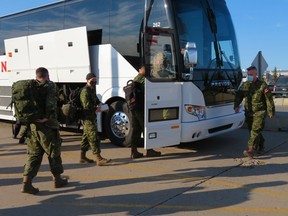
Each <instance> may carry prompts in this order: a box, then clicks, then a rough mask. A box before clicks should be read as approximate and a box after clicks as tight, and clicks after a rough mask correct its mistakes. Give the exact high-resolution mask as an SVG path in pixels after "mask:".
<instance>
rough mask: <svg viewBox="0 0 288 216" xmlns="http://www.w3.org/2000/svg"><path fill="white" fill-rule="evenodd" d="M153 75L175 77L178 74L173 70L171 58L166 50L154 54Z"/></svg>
mask: <svg viewBox="0 0 288 216" xmlns="http://www.w3.org/2000/svg"><path fill="white" fill-rule="evenodd" d="M151 77H153V78H164V79H165V78H170V79H171V78H175V77H176V74H175V72H174V71H172V70H171V60H169V58H167V54H165V53H164V52H158V53H156V54H155V55H154V57H153V61H152V70H151Z"/></svg>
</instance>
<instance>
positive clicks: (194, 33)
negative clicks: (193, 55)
mask: <svg viewBox="0 0 288 216" xmlns="http://www.w3.org/2000/svg"><path fill="white" fill-rule="evenodd" d="M174 8H175V10H176V23H177V29H178V34H179V40H180V41H179V42H180V47H181V48H184V47H185V45H186V43H187V42H195V43H196V46H197V51H198V62H197V65H196V67H195V69H215V68H216V67H217V66H219V65H217V58H218V57H219V58H220V60H221V61H222V62H221V68H222V69H238V68H239V55H238V48H237V44H236V38H235V32H234V28H233V25H232V21H231V17H230V14H229V12H228V10H227V7H226V3H225V1H219V0H217V1H216V0H209V1H203V0H182V1H174ZM209 11H210V12H209ZM211 13H212V14H211ZM213 15H214V17H213ZM213 22H215V25H214V23H213ZM211 26H214V27H211ZM215 42H216V43H217V46H216V47H218V52H219V54H218V55H219V56H217V50H215V45H214V43H215Z"/></svg>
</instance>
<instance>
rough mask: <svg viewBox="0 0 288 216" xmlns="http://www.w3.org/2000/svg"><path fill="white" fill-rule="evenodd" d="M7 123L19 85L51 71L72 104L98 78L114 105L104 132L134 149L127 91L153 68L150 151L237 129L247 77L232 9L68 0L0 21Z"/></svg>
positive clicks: (0, 87) (137, 0)
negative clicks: (237, 101)
mask: <svg viewBox="0 0 288 216" xmlns="http://www.w3.org/2000/svg"><path fill="white" fill-rule="evenodd" d="M0 61H1V72H0V118H1V119H4V120H12V121H13V120H14V117H13V111H12V110H11V108H8V109H7V106H8V104H9V103H10V101H11V85H12V83H13V82H15V81H17V80H21V79H31V78H34V77H35V69H36V68H37V67H40V66H43V67H46V68H48V70H49V72H50V79H51V80H53V81H54V82H56V83H57V85H58V86H59V88H60V89H61V90H62V91H63V92H64V94H65V95H66V96H67V97H68V95H69V93H70V91H71V90H73V89H75V88H76V87H80V86H81V87H82V86H83V85H85V76H86V74H87V73H88V72H91V71H92V72H94V73H96V75H97V77H98V83H97V94H98V97H99V99H100V100H101V101H102V102H103V103H106V104H108V105H109V107H110V109H109V112H108V113H102V114H100V113H99V115H98V129H99V131H100V132H103V134H105V135H106V136H107V137H108V138H109V139H110V140H111V141H112V142H113V143H114V144H116V145H122V146H128V145H129V144H130V143H131V133H132V130H133V128H131V121H132V118H131V113H130V112H129V110H128V109H127V105H126V102H125V99H124V92H123V86H125V85H126V82H127V81H128V80H129V79H132V78H133V77H135V76H136V75H137V72H138V68H139V66H140V65H141V64H145V66H146V72H147V77H146V82H145V85H146V95H145V133H144V135H145V139H144V140H145V148H146V149H149V148H154V147H161V146H169V145H175V144H179V143H183V142H192V141H196V140H200V139H204V138H207V137H211V136H215V135H218V134H221V133H224V132H229V131H231V130H235V129H238V128H240V127H241V126H242V124H243V112H240V113H234V110H233V101H234V96H235V91H236V89H237V88H238V86H239V85H240V82H241V78H242V72H241V69H240V61H239V54H238V48H237V42H236V37H235V32H234V28H233V24H232V20H231V16H230V14H229V11H228V8H227V6H226V2H225V0H66V1H61V2H57V3H53V4H49V5H45V6H42V7H38V8H34V9H30V10H27V11H22V12H19V13H15V14H11V15H7V16H3V17H0Z"/></svg>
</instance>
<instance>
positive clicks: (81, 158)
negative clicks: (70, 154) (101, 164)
mask: <svg viewBox="0 0 288 216" xmlns="http://www.w3.org/2000/svg"><path fill="white" fill-rule="evenodd" d="M94 162H95V161H94V160H92V159H89V158H87V157H86V151H81V156H80V163H94Z"/></svg>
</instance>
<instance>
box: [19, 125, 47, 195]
mask: <svg viewBox="0 0 288 216" xmlns="http://www.w3.org/2000/svg"><path fill="white" fill-rule="evenodd" d="M27 147H28V160H27V162H26V164H25V165H24V172H23V187H22V189H21V192H22V193H30V194H36V193H38V192H39V189H38V188H34V187H33V186H32V179H33V178H34V177H35V176H36V175H37V173H38V171H39V168H40V166H41V162H42V158H43V154H44V150H43V149H42V147H41V145H40V144H39V141H38V136H37V131H36V130H34V131H33V132H31V137H30V139H29V142H27Z"/></svg>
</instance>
